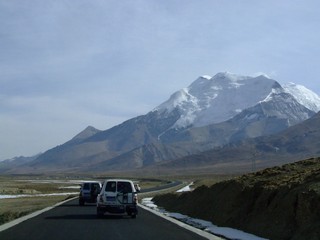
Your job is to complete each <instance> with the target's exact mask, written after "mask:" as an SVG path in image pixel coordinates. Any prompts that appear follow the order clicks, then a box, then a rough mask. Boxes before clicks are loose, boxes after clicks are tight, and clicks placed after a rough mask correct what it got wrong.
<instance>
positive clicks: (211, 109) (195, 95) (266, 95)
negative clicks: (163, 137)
mask: <svg viewBox="0 0 320 240" xmlns="http://www.w3.org/2000/svg"><path fill="white" fill-rule="evenodd" d="M281 93H289V94H290V95H292V96H293V97H294V99H296V100H297V101H298V103H300V104H301V105H303V106H305V107H306V108H308V109H310V110H312V111H314V112H318V111H319V110H320V98H319V96H317V95H316V94H315V93H313V92H312V91H311V90H309V89H307V88H305V87H304V86H301V85H296V84H293V83H290V84H286V85H284V87H282V86H281V85H280V84H279V83H278V82H277V81H275V80H273V79H271V78H269V77H267V76H266V75H260V76H256V77H251V76H241V75H237V74H232V73H229V72H223V73H218V74H216V75H215V76H214V77H210V76H206V75H205V76H202V77H199V78H198V79H196V80H195V81H194V82H193V83H192V84H191V85H190V86H189V87H187V88H183V89H181V90H180V91H177V92H175V93H174V94H173V95H172V96H171V97H170V98H169V100H167V101H166V102H164V103H162V104H161V105H159V106H158V107H157V108H155V109H154V111H159V112H160V113H167V114H170V113H171V112H172V111H173V110H177V109H178V111H179V113H180V118H179V119H178V120H177V121H176V122H175V124H174V125H173V126H172V128H177V129H179V128H185V127H190V126H193V127H201V126H206V125H209V124H213V123H219V122H223V121H226V120H228V119H230V118H232V117H234V116H235V115H237V114H238V113H240V112H242V111H243V110H244V109H247V108H249V107H252V106H254V105H256V104H258V103H259V102H263V101H270V100H272V99H274V97H275V96H276V95H277V94H281ZM287 99H291V98H287Z"/></svg>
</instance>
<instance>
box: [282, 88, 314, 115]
mask: <svg viewBox="0 0 320 240" xmlns="http://www.w3.org/2000/svg"><path fill="white" fill-rule="evenodd" d="M283 88H284V90H285V91H286V92H288V93H290V94H291V95H293V96H294V97H295V99H296V100H297V101H298V102H299V103H300V104H302V105H304V106H305V107H307V108H308V109H310V110H312V111H314V112H318V111H320V97H319V96H318V95H317V94H316V93H314V92H313V91H311V90H310V89H308V88H306V87H305V86H302V85H299V84H295V83H293V82H290V83H287V84H284V85H283Z"/></svg>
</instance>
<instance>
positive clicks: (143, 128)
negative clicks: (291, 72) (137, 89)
mask: <svg viewBox="0 0 320 240" xmlns="http://www.w3.org/2000/svg"><path fill="white" fill-rule="evenodd" d="M319 110H320V98H319V96H317V95H316V94H315V93H313V92H312V91H311V90H308V89H306V88H305V87H303V86H300V85H295V84H292V83H291V84H287V85H284V86H281V85H280V84H279V83H278V82H277V81H276V80H273V79H270V78H268V77H267V76H265V75H261V76H257V77H250V76H240V75H236V74H231V73H228V72H227V73H218V74H216V75H215V76H214V77H208V76H202V77H199V78H198V79H196V80H195V81H194V82H193V83H192V84H190V85H189V86H188V87H186V88H183V89H181V90H180V91H177V92H175V93H174V94H172V95H171V97H170V98H169V99H168V100H167V101H165V102H164V103H162V104H160V105H159V106H158V107H156V108H155V109H154V110H153V111H150V112H149V113H146V114H145V115H141V116H137V117H135V118H132V119H129V120H127V121H125V122H123V123H121V124H119V125H117V126H114V127H112V128H110V129H107V130H104V131H100V130H97V129H95V128H93V127H88V128H87V129H85V130H84V131H83V132H81V133H79V134H78V135H77V136H75V137H74V138H73V139H71V140H70V141H68V142H66V143H64V144H62V145H59V146H57V147H55V148H52V149H49V150H48V151H46V152H45V153H43V154H41V155H40V156H39V157H37V159H35V160H34V161H32V162H31V163H27V164H26V165H25V171H34V170H35V169H37V171H49V170H48V169H53V170H54V169H56V170H58V171H67V170H68V171H69V170H70V171H75V170H77V171H78V170H79V171H82V170H85V171H86V170H88V169H90V170H92V171H103V170H105V171H107V170H110V169H120V170H123V169H132V168H142V167H145V166H151V165H152V164H155V163H158V162H161V161H168V160H173V159H176V158H180V157H184V156H188V155H191V154H194V153H199V152H202V151H205V150H210V149H212V148H214V147H223V146H225V145H228V144H230V143H235V142H238V141H242V140H243V139H248V138H256V137H259V136H266V135H270V134H275V133H278V132H280V131H282V130H284V129H287V128H288V127H290V126H293V125H295V124H298V123H300V122H302V121H304V120H306V119H308V118H310V117H311V116H313V115H314V114H315V113H316V112H318V111H319ZM0 170H1V166H0ZM0 172H1V171H0Z"/></svg>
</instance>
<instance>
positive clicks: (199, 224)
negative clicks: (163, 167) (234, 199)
mask: <svg viewBox="0 0 320 240" xmlns="http://www.w3.org/2000/svg"><path fill="white" fill-rule="evenodd" d="M188 186H189V185H188ZM141 204H142V205H144V206H146V207H149V208H151V209H153V210H156V211H158V212H159V213H162V214H163V215H166V216H169V217H172V218H174V219H177V220H179V221H181V222H183V223H186V224H188V225H191V226H193V227H196V228H198V229H201V230H204V231H206V232H210V233H212V234H214V235H217V236H221V237H225V238H228V239H234V240H267V239H266V238H261V237H258V236H255V235H253V234H250V233H246V232H243V231H240V230H237V229H233V228H227V227H218V226H216V225H214V224H212V223H211V222H208V221H205V220H202V219H196V218H191V217H189V216H186V215H183V214H180V213H170V212H167V211H165V210H164V209H160V208H158V206H157V205H156V204H154V202H152V198H151V197H150V198H143V199H142V201H141Z"/></svg>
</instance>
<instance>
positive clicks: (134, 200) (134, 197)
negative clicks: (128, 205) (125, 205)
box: [133, 194, 138, 203]
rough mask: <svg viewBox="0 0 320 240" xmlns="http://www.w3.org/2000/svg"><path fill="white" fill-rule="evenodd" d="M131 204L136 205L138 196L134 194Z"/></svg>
mask: <svg viewBox="0 0 320 240" xmlns="http://www.w3.org/2000/svg"><path fill="white" fill-rule="evenodd" d="M133 202H134V203H138V195H137V194H134V196H133Z"/></svg>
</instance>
